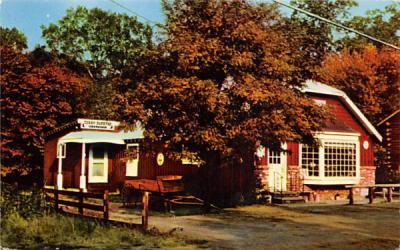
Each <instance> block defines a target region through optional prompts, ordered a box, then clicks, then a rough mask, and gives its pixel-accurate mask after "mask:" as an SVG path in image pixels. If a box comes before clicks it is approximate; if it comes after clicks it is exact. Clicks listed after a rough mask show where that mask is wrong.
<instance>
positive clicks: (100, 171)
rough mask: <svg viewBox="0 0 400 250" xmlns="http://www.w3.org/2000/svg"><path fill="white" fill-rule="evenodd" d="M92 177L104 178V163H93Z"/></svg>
mask: <svg viewBox="0 0 400 250" xmlns="http://www.w3.org/2000/svg"><path fill="white" fill-rule="evenodd" d="M92 176H104V163H93V167H92Z"/></svg>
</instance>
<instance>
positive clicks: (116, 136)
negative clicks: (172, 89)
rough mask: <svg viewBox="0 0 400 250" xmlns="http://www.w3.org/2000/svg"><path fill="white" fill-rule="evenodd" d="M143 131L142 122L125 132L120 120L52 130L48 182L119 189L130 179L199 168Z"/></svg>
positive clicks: (46, 169) (47, 148)
mask: <svg viewBox="0 0 400 250" xmlns="http://www.w3.org/2000/svg"><path fill="white" fill-rule="evenodd" d="M143 132H144V131H143V129H142V128H141V126H140V125H139V124H137V125H136V129H135V130H133V131H124V130H123V129H121V128H120V123H119V122H117V121H102V120H88V119H78V120H77V121H74V122H72V123H69V124H67V125H65V126H62V127H60V128H58V129H55V130H54V131H51V132H50V133H48V134H47V136H46V140H45V146H44V182H45V185H46V186H58V187H59V188H64V189H65V188H82V189H84V190H88V191H100V190H105V189H107V190H110V191H116V190H118V189H120V188H121V187H122V186H123V184H124V181H125V180H130V179H153V180H154V179H156V177H157V176H164V175H182V176H184V175H187V174H193V173H195V172H196V171H197V166H194V165H189V164H185V163H189V162H182V161H177V160H174V159H172V158H169V157H168V152H167V150H166V148H165V147H164V146H163V145H159V144H154V143H153V144H152V143H148V142H146V140H144V136H143ZM128 154H129V157H127V156H128Z"/></svg>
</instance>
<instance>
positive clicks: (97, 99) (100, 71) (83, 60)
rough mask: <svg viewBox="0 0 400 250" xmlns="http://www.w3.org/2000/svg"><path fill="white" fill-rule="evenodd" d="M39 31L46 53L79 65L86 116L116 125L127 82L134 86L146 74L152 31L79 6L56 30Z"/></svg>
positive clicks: (117, 16)
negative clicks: (85, 80)
mask: <svg viewBox="0 0 400 250" xmlns="http://www.w3.org/2000/svg"><path fill="white" fill-rule="evenodd" d="M42 31H43V37H44V38H45V39H46V42H47V44H48V46H49V48H50V49H51V50H54V51H58V52H59V53H62V54H65V55H67V56H68V57H70V58H71V59H72V60H75V61H77V62H78V63H79V64H81V65H83V66H84V67H85V68H86V70H87V72H88V74H89V75H90V77H91V78H92V81H93V84H92V85H91V87H90V89H89V92H88V93H87V95H86V96H85V100H87V102H86V105H85V106H86V108H85V109H86V111H87V113H86V114H85V115H86V116H87V117H92V118H101V119H116V118H117V117H118V119H119V118H120V116H119V115H121V114H122V113H123V112H124V110H125V109H127V108H129V107H128V105H129V104H128V103H126V101H125V90H126V88H125V87H124V86H125V85H126V81H127V79H129V81H128V82H130V83H131V84H132V85H135V81H136V79H137V78H140V76H141V74H142V73H143V71H145V65H146V64H145V63H146V56H147V54H148V53H149V51H150V50H151V49H152V46H153V43H152V29H151V27H150V26H149V25H147V24H143V23H141V22H139V21H138V20H137V18H136V17H132V16H128V15H126V14H119V13H113V12H108V11H104V10H102V9H99V8H93V9H86V8H85V7H82V6H80V7H77V8H76V9H72V8H71V9H68V10H67V14H66V15H65V16H64V17H63V18H62V19H61V20H59V21H58V23H57V24H54V23H52V24H50V25H49V26H47V27H45V26H42ZM116 112H118V113H119V115H117V114H116Z"/></svg>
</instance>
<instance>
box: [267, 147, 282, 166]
mask: <svg viewBox="0 0 400 250" xmlns="http://www.w3.org/2000/svg"><path fill="white" fill-rule="evenodd" d="M268 162H269V163H270V164H281V152H279V151H272V150H271V149H269V151H268Z"/></svg>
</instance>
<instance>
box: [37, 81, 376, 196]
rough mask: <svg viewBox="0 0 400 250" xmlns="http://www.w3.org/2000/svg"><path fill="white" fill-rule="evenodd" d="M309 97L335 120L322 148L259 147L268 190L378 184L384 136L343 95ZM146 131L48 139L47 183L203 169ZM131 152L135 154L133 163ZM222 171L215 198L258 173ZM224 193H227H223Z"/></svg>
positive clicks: (337, 192)
mask: <svg viewBox="0 0 400 250" xmlns="http://www.w3.org/2000/svg"><path fill="white" fill-rule="evenodd" d="M304 92H305V93H306V94H307V95H309V97H310V98H312V99H314V100H315V102H316V103H317V104H319V105H326V106H327V107H328V108H329V110H330V111H331V113H332V115H333V116H334V118H335V119H334V120H333V121H327V122H326V123H325V127H324V129H323V130H322V131H317V132H315V136H316V138H317V139H318V140H319V141H320V147H311V146H308V145H302V144H298V143H293V142H287V143H285V144H284V145H282V147H283V148H284V149H285V151H283V152H275V151H272V150H270V149H267V148H261V149H259V150H258V151H257V153H256V155H257V158H258V160H257V161H256V162H257V166H256V174H257V177H259V179H260V180H261V183H262V185H263V186H264V187H265V188H266V189H268V190H269V191H280V190H282V191H296V192H299V191H310V192H313V193H315V194H316V195H318V196H319V197H320V198H321V199H330V198H332V199H333V198H336V197H337V196H342V197H345V196H347V192H346V190H345V185H349V184H374V183H375V165H374V160H375V158H374V145H375V144H376V143H379V142H380V141H381V140H382V137H381V135H380V134H379V132H378V131H377V130H376V129H375V128H374V126H373V125H372V124H371V123H370V122H369V121H368V119H367V118H366V117H365V116H364V115H363V114H362V112H361V111H360V110H359V109H358V108H357V107H356V105H355V104H354V103H353V102H352V101H351V100H350V99H349V97H348V96H347V95H346V94H345V93H344V92H343V91H340V90H338V89H335V88H333V87H330V86H328V85H325V84H321V83H317V82H314V81H307V82H306V85H305V88H304ZM143 132H144V131H143V129H141V127H140V126H136V129H135V130H134V131H124V130H121V128H120V124H119V122H116V121H100V120H86V119H78V120H77V121H75V122H72V123H69V124H67V125H65V126H63V127H60V128H58V129H56V130H54V131H52V132H50V133H49V134H48V135H47V138H46V142H45V156H44V157H45V161H44V180H45V185H47V186H55V185H57V186H58V187H62V188H83V189H86V190H89V191H91V190H99V189H108V190H111V191H114V190H117V189H119V188H121V187H122V186H123V184H124V182H125V180H131V179H153V180H154V179H156V177H157V176H164V175H189V174H195V173H196V172H197V170H198V167H197V166H193V165H187V164H183V163H182V162H181V161H177V160H174V159H171V158H168V157H167V154H168V152H167V150H166V149H165V148H164V147H163V146H162V145H157V144H152V143H148V142H146V140H145V139H144V136H143ZM127 153H129V154H130V155H131V156H132V155H133V157H129V158H128V159H130V160H127V157H126V156H127ZM236 170H237V171H236V172H235V171H233V169H232V171H231V170H230V169H223V168H221V169H220V173H219V174H220V177H221V178H220V179H219V181H217V182H216V183H215V193H216V194H218V195H217V196H218V197H220V198H221V197H223V196H222V195H219V193H220V192H221V193H224V192H225V193H226V192H229V193H231V194H232V193H236V192H243V190H245V189H246V186H247V184H246V183H248V181H247V180H249V179H251V178H252V169H236ZM221 190H223V191H224V192H222V191H221Z"/></svg>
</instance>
